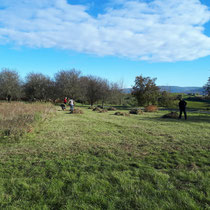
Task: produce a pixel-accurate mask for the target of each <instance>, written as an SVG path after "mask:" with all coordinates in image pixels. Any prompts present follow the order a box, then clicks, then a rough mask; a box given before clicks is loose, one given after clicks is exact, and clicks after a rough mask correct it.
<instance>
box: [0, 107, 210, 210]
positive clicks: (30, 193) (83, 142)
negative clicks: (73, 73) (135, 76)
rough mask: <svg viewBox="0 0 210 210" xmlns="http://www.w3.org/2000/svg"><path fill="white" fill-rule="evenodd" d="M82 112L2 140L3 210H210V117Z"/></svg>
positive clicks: (0, 195) (0, 194) (0, 191)
mask: <svg viewBox="0 0 210 210" xmlns="http://www.w3.org/2000/svg"><path fill="white" fill-rule="evenodd" d="M82 109H83V111H84V114H82V115H76V114H69V113H68V112H67V111H60V108H57V115H56V116H55V117H52V118H50V119H49V120H48V121H45V122H42V123H41V124H40V125H38V126H37V127H36V128H35V130H34V131H33V132H32V133H28V134H26V135H25V136H23V137H22V139H19V140H16V141H14V140H12V139H10V138H6V139H5V138H1V139H0V209H205V208H206V209H209V203H210V162H209V160H210V151H209V149H210V141H209V136H210V115H209V114H195V113H189V119H188V120H187V121H185V120H183V119H182V120H174V119H163V118H161V116H162V115H163V114H165V113H166V112H163V111H162V112H157V113H144V114H143V115H138V116H137V115H131V116H130V117H124V116H115V115H114V112H113V111H111V112H107V113H97V112H93V111H92V110H88V109H87V108H82Z"/></svg>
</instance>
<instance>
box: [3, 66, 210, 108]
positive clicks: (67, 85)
mask: <svg viewBox="0 0 210 210" xmlns="http://www.w3.org/2000/svg"><path fill="white" fill-rule="evenodd" d="M155 81H156V78H150V77H143V76H142V75H141V76H137V77H136V78H135V84H134V86H133V87H132V93H131V95H129V96H126V97H125V94H123V90H122V88H123V87H122V86H120V85H119V84H118V83H110V82H109V81H108V80H106V79H103V78H100V77H96V76H92V75H88V76H83V75H82V74H81V72H80V71H77V70H75V69H70V70H61V71H59V72H57V73H56V74H55V75H54V77H53V78H50V77H49V76H46V75H44V74H42V73H29V74H28V75H27V76H26V77H25V80H24V81H22V80H21V79H20V76H19V74H18V73H17V72H16V71H14V70H10V69H2V71H1V72H0V99H1V100H5V99H6V100H8V101H10V100H24V101H35V100H39V101H49V100H50V101H56V100H57V99H63V98H64V97H68V98H70V97H71V98H73V99H74V100H75V101H77V102H80V103H83V104H85V103H88V104H90V105H93V104H95V103H98V102H100V103H102V106H103V105H104V104H105V103H109V104H118V105H122V102H123V100H124V99H125V98H127V99H128V100H129V103H130V104H129V105H138V106H147V105H150V104H152V105H159V106H166V107H170V106H171V105H172V104H173V101H174V98H173V97H172V96H171V94H170V93H169V92H166V91H160V89H159V87H158V86H157V85H156V84H155ZM204 90H205V92H206V94H207V95H208V96H210V77H209V79H208V81H207V83H206V84H205V85H204Z"/></svg>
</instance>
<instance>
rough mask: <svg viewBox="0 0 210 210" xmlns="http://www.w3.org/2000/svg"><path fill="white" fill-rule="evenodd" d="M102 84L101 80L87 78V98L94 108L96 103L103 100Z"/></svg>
mask: <svg viewBox="0 0 210 210" xmlns="http://www.w3.org/2000/svg"><path fill="white" fill-rule="evenodd" d="M102 94H103V93H102V84H101V78H99V77H94V76H88V77H87V89H86V98H87V100H88V102H89V103H90V105H91V106H92V105H93V104H94V103H95V102H97V101H99V100H101V99H102Z"/></svg>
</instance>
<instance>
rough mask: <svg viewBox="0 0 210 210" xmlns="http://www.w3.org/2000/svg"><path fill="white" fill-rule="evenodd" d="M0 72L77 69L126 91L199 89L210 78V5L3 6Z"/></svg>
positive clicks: (0, 2)
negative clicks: (148, 86)
mask: <svg viewBox="0 0 210 210" xmlns="http://www.w3.org/2000/svg"><path fill="white" fill-rule="evenodd" d="M0 68H10V69H15V70H16V71H18V72H19V74H20V76H21V77H22V78H24V77H25V76H26V75H27V74H28V73H29V72H37V73H40V72H41V73H44V74H45V75H49V76H51V77H53V75H54V74H55V73H56V72H58V71H59V70H62V69H64V70H67V69H72V68H75V69H77V70H80V71H81V72H82V74H83V75H90V74H91V75H95V76H100V77H102V78H106V79H108V80H109V81H111V82H123V84H124V87H131V86H132V85H133V84H134V80H135V77H136V76H138V75H143V76H150V77H152V78H154V77H157V82H156V83H157V84H158V85H177V86H203V85H204V84H205V83H206V82H207V79H208V77H209V76H210V1H208V0H201V1H199V0H173V1H171V0H132V1H130V0H112V1H107V0H106V1H105V0H68V1H66V0H36V1H31V0H19V1H18V2H17V1H16V0H6V1H5V0H0Z"/></svg>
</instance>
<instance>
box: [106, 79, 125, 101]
mask: <svg viewBox="0 0 210 210" xmlns="http://www.w3.org/2000/svg"><path fill="white" fill-rule="evenodd" d="M122 97H123V93H122V89H121V85H120V84H119V83H111V84H110V97H109V101H110V103H111V104H119V105H121V104H122Z"/></svg>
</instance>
